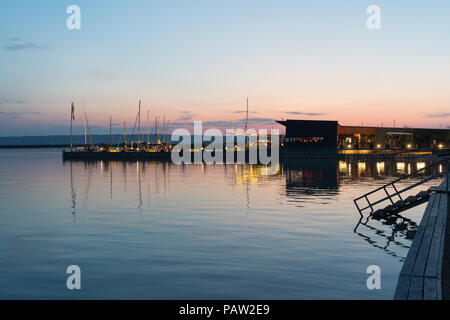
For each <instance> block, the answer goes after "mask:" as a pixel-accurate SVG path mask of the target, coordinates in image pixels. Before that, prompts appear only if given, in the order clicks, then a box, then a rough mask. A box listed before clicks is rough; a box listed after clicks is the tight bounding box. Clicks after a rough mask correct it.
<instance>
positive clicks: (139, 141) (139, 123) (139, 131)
mask: <svg viewBox="0 0 450 320" xmlns="http://www.w3.org/2000/svg"><path fill="white" fill-rule="evenodd" d="M140 146H141V100H139V122H138V149H139V147H140Z"/></svg>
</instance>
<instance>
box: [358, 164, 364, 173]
mask: <svg viewBox="0 0 450 320" xmlns="http://www.w3.org/2000/svg"><path fill="white" fill-rule="evenodd" d="M364 170H366V163H365V162H358V171H364Z"/></svg>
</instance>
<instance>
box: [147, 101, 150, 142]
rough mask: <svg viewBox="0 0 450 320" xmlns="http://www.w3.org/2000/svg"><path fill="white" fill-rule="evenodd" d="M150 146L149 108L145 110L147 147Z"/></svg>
mask: <svg viewBox="0 0 450 320" xmlns="http://www.w3.org/2000/svg"><path fill="white" fill-rule="evenodd" d="M149 146H150V110H148V111H147V148H148V147H149Z"/></svg>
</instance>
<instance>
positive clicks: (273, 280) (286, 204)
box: [0, 149, 425, 299]
mask: <svg viewBox="0 0 450 320" xmlns="http://www.w3.org/2000/svg"><path fill="white" fill-rule="evenodd" d="M422 165H424V164H423V163H416V162H415V161H413V162H408V161H403V162H398V163H397V162H386V161H384V162H383V161H379V162H367V163H366V162H357V161H352V162H345V161H336V160H320V161H317V160H316V161H291V162H288V163H283V164H281V165H280V168H279V171H278V173H277V174H275V175H271V176H267V175H264V172H265V169H264V168H261V167H258V166H250V165H214V166H210V165H185V166H178V165H173V164H170V163H149V162H147V163H143V162H140V163H136V162H127V163H122V162H112V163H108V162H63V161H62V156H61V150H59V149H34V150H33V149H28V150H27V149H2V150H0V205H1V211H0V219H1V223H0V298H2V299H5V298H6V299H9V298H30V299H47V298H57V299H83V298H94V299H108V298H118V299H391V298H392V297H393V294H394V291H395V286H396V282H397V277H398V274H399V272H400V269H401V266H402V262H403V260H404V258H405V257H406V255H407V252H408V248H409V246H410V244H411V237H412V236H413V234H414V230H415V228H416V227H417V226H416V225H417V224H419V223H420V219H421V217H422V214H423V211H424V209H425V207H424V205H421V206H419V207H416V208H414V209H412V210H409V211H407V212H404V213H403V216H404V217H405V219H398V220H397V221H396V222H395V223H391V224H383V223H382V222H380V221H376V220H370V221H369V222H368V223H367V224H360V225H357V224H358V220H359V214H358V212H357V210H356V208H355V206H354V204H353V201H352V200H353V198H355V197H357V196H359V195H362V194H364V193H365V192H368V191H370V190H372V189H374V188H375V187H377V186H379V185H382V184H385V183H387V182H388V181H390V180H392V179H394V176H395V175H398V174H402V173H405V172H408V170H409V171H410V170H413V171H414V170H415V169H416V168H417V166H419V167H420V166H422ZM417 191H418V190H417ZM417 191H416V192H417ZM355 228H356V230H355ZM69 265H78V266H80V268H81V286H82V289H81V290H78V291H77V290H72V291H71V290H68V289H67V287H66V279H67V277H68V274H66V268H67V266H69ZM369 265H378V266H380V268H381V286H382V287H381V290H368V289H367V287H366V279H367V277H368V276H369V275H368V274H367V273H366V268H367V267H368V266H369Z"/></svg>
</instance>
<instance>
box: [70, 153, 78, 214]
mask: <svg viewBox="0 0 450 320" xmlns="http://www.w3.org/2000/svg"><path fill="white" fill-rule="evenodd" d="M70 190H71V195H72V206H71V208H72V216H73V221H74V222H75V216H76V213H77V212H76V211H77V208H76V205H77V202H76V199H77V195H76V193H75V190H74V188H73V170H72V161H70Z"/></svg>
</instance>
